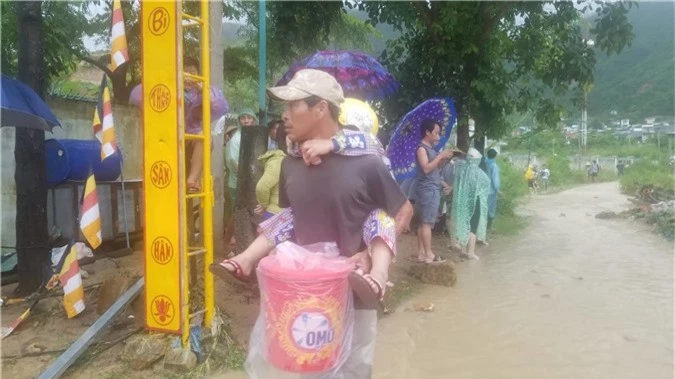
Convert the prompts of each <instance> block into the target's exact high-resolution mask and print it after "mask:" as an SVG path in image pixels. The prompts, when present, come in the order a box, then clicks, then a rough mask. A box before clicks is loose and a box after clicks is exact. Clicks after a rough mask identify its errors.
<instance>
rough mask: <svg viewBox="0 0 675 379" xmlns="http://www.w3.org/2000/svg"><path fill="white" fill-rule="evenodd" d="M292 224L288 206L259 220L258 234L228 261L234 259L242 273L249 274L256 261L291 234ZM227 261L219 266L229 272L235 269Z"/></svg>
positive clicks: (291, 212) (256, 263)
mask: <svg viewBox="0 0 675 379" xmlns="http://www.w3.org/2000/svg"><path fill="white" fill-rule="evenodd" d="M293 225H294V224H293V211H292V210H291V209H290V208H286V209H284V210H283V211H282V212H281V213H279V214H277V215H274V216H272V217H270V218H269V219H268V220H266V221H263V222H261V223H260V226H259V228H260V231H261V234H260V236H258V238H256V240H255V241H254V242H253V243H252V244H251V246H249V247H248V248H247V249H246V250H244V251H243V252H242V253H241V254H239V255H237V256H235V257H234V258H231V259H230V261H234V262H236V264H238V265H239V266H241V269H242V271H243V274H244V275H246V276H248V275H250V274H251V272H253V270H254V269H255V267H256V266H257V265H258V262H259V261H260V260H261V259H263V258H264V257H266V256H267V255H268V254H269V253H270V252H272V250H273V249H274V247H275V246H276V245H278V244H280V243H282V242H284V241H286V240H288V239H290V238H291V237H292V236H293ZM227 261H228V260H227V259H225V260H224V261H222V262H221V263H220V264H221V266H223V267H224V268H225V269H226V270H228V271H230V272H234V271H235V270H236V269H237V267H236V265H234V264H232V263H228V262H227Z"/></svg>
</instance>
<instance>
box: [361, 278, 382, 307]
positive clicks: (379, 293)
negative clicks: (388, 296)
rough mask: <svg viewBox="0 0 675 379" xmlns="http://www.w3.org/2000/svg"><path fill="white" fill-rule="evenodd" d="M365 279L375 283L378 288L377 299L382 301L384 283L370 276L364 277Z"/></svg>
mask: <svg viewBox="0 0 675 379" xmlns="http://www.w3.org/2000/svg"><path fill="white" fill-rule="evenodd" d="M363 277H364V278H365V279H366V280H367V281H369V282H372V283H375V285H376V286H377V297H378V298H379V299H380V301H381V300H382V299H383V298H384V287H383V286H382V283H380V282H379V281H378V280H377V279H375V278H373V277H372V276H370V274H366V275H363Z"/></svg>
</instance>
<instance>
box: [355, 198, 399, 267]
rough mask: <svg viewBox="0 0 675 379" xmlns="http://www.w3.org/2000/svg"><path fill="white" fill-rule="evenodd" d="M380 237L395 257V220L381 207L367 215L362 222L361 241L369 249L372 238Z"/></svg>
mask: <svg viewBox="0 0 675 379" xmlns="http://www.w3.org/2000/svg"><path fill="white" fill-rule="evenodd" d="M376 238H380V239H381V240H382V241H383V242H384V243H385V244H386V245H387V246H388V247H389V250H390V251H391V254H392V257H394V258H395V257H396V221H394V219H393V218H392V217H390V216H389V215H388V214H387V212H385V211H384V210H382V209H376V210H374V211H372V212H371V213H370V215H368V218H367V219H366V222H365V223H364V224H363V241H364V242H365V243H366V246H368V248H369V249H370V248H371V247H372V243H373V240H375V239H376Z"/></svg>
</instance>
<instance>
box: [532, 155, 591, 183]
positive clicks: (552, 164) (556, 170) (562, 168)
mask: <svg viewBox="0 0 675 379" xmlns="http://www.w3.org/2000/svg"><path fill="white" fill-rule="evenodd" d="M542 158H543V159H542V160H543V161H544V162H546V167H548V169H549V171H551V177H550V178H549V186H550V187H562V186H565V185H570V184H573V183H578V182H579V180H583V173H580V172H579V171H578V170H574V172H573V171H572V169H571V168H570V160H569V158H568V157H567V156H566V155H562V154H559V155H551V156H546V157H542ZM540 169H541V167H540ZM579 174H581V175H579Z"/></svg>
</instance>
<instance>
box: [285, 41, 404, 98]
mask: <svg viewBox="0 0 675 379" xmlns="http://www.w3.org/2000/svg"><path fill="white" fill-rule="evenodd" d="M304 68H313V69H316V70H321V71H325V72H327V73H329V74H331V75H333V76H334V77H335V79H337V81H338V83H340V85H341V86H342V89H343V91H344V93H345V97H354V98H357V99H361V100H377V99H382V98H385V97H387V96H390V95H392V94H393V93H394V92H396V90H398V88H399V86H400V85H399V84H398V82H397V81H396V79H395V78H394V76H393V75H391V74H390V73H389V72H387V70H386V69H385V68H384V67H383V66H382V65H381V64H380V62H378V61H377V59H375V58H373V57H371V56H370V55H367V54H363V53H358V52H353V51H346V50H326V51H319V52H316V53H314V54H312V55H310V56H308V57H306V58H304V59H302V60H300V61H298V62H296V63H293V64H292V65H291V67H290V68H289V69H288V71H287V72H286V73H285V74H284V76H283V77H282V78H281V80H279V82H278V83H277V86H282V85H285V84H287V83H288V82H289V81H290V80H291V79H292V78H293V75H295V73H296V72H298V71H299V70H302V69H304Z"/></svg>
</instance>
